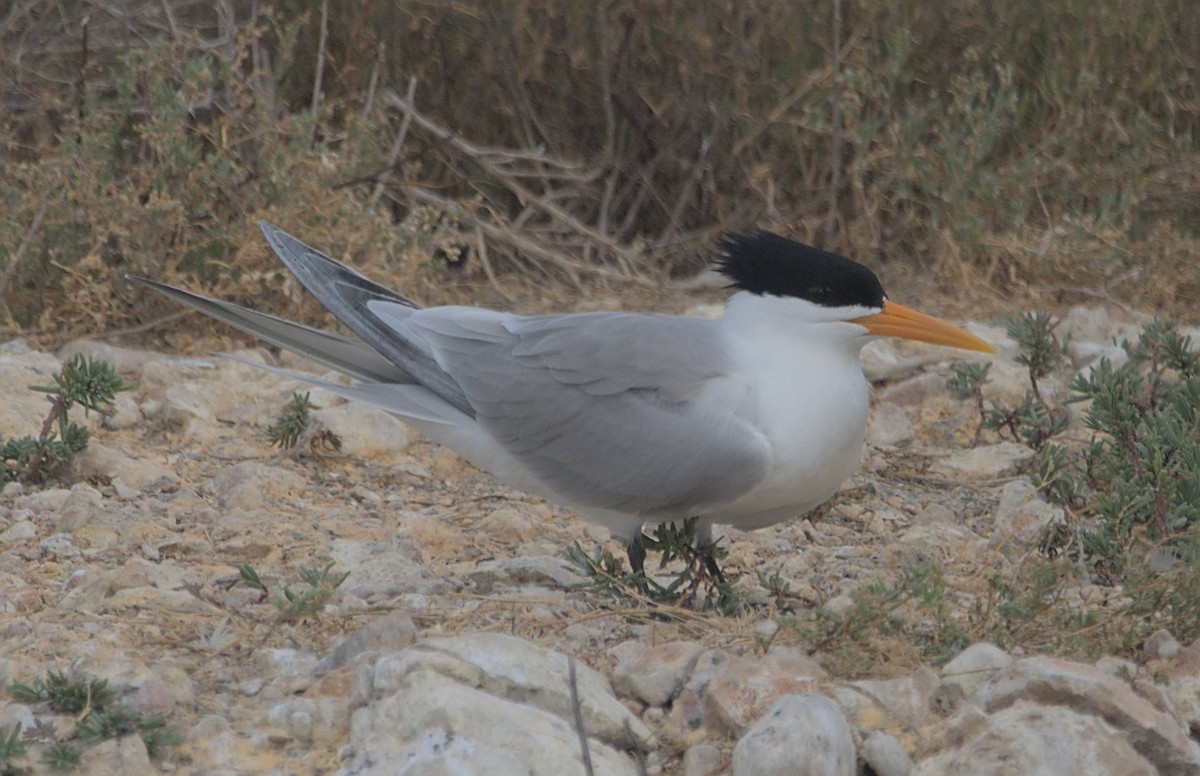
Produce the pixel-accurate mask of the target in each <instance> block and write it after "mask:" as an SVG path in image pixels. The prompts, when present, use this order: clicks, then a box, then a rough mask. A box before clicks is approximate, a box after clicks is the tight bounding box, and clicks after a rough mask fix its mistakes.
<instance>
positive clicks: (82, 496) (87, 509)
mask: <svg viewBox="0 0 1200 776" xmlns="http://www.w3.org/2000/svg"><path fill="white" fill-rule="evenodd" d="M103 503H104V499H103V497H102V496H101V495H100V491H98V490H96V489H95V488H93V487H92V486H90V485H85V484H84V483H82V482H81V483H78V484H76V485H74V486H72V487H71V493H70V495H69V496H67V499H66V502H65V503H64V504H63V505H62V509H60V510H59V513H58V520H57V521H56V522H55V529H56V530H57V531H59V532H60V533H71V532H73V531H75V530H76V529H77V528H79V527H81V526H82V525H83V524H84V523H86V522H87V521H89V520H91V519H92V517H93V516H95V515H96V514H97V513H98V512H100V510H101V509H102V508H103Z"/></svg>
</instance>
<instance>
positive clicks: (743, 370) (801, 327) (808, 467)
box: [705, 295, 870, 528]
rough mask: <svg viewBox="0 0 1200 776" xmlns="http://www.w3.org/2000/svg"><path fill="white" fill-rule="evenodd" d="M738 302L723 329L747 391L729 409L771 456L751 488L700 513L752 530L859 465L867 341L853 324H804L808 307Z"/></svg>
mask: <svg viewBox="0 0 1200 776" xmlns="http://www.w3.org/2000/svg"><path fill="white" fill-rule="evenodd" d="M739 296H740V295H739ZM737 300H738V297H735V299H734V300H733V302H731V304H730V307H729V311H728V312H727V314H726V319H727V323H728V325H727V326H726V327H724V328H725V329H726V331H727V333H728V335H729V341H728V343H727V346H728V347H729V348H730V352H731V353H733V354H735V358H736V361H737V363H738V365H739V369H738V377H739V378H740V380H742V381H744V383H745V385H746V387H747V391H746V396H745V399H744V400H743V402H742V403H741V406H740V407H738V409H737V412H738V414H739V415H741V417H743V418H744V419H745V420H747V421H748V422H750V423H751V424H753V425H754V426H755V427H757V428H758V429H759V430H760V431H762V433H763V434H764V435H765V436H766V437H767V439H768V440H769V442H770V446H771V450H772V454H773V459H772V461H771V467H770V471H769V473H768V475H767V477H766V478H765V480H764V481H763V482H762V483H760V485H759V486H758V487H757V488H755V489H754V490H753V491H751V492H749V493H747V494H745V495H744V496H742V497H741V498H739V499H737V500H736V501H733V502H731V503H729V504H726V505H723V506H721V507H718V508H717V509H714V510H712V511H711V512H709V513H707V514H706V515H705V517H707V518H710V519H712V520H714V521H715V522H719V523H728V524H731V525H736V526H738V527H740V528H759V527H762V526H766V525H771V524H772V523H777V522H781V521H783V520H787V519H789V518H792V517H796V516H798V515H801V514H803V513H804V512H807V511H808V510H810V509H812V508H813V507H815V506H817V505H819V504H821V503H822V502H824V501H825V500H826V499H828V498H829V497H830V496H832V495H833V494H834V493H835V492H836V491H837V489H838V488H839V487H840V486H841V485H842V483H843V482H845V481H846V480H847V479H848V478H849V477H850V476H851V475H852V474H853V473H854V472H855V471H856V470H857V469H858V465H859V460H860V458H861V455H862V445H863V439H864V437H865V432H866V422H867V410H868V406H869V402H870V395H869V389H868V386H867V381H866V378H865V377H864V376H863V373H862V367H861V366H860V364H859V350H860V349H861V347H862V345H863V344H864V343H865V342H866V341H867V340H866V337H865V336H864V331H863V329H862V327H859V326H856V325H855V324H850V323H841V322H833V321H828V322H819V323H818V322H813V321H812V320H811V308H810V309H804V308H798V309H797V308H796V307H795V305H794V302H793V300H781V299H776V298H771V297H768V298H766V299H764V298H763V297H752V298H751V299H750V300H746V301H749V302H750V303H751V304H743V305H741V306H738V305H736V304H735V303H734V302H736V301H737ZM789 314H791V315H793V316H794V317H799V318H800V320H796V321H793V320H789V319H788V318H789ZM805 316H808V317H805Z"/></svg>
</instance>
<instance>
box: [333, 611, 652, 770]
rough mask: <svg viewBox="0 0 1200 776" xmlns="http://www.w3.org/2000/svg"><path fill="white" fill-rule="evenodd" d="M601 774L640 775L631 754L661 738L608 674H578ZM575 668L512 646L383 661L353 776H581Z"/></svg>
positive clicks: (363, 719)
mask: <svg viewBox="0 0 1200 776" xmlns="http://www.w3.org/2000/svg"><path fill="white" fill-rule="evenodd" d="M576 674H577V682H576V686H577V689H578V693H579V708H580V713H581V714H582V718H583V723H584V728H585V729H586V730H587V733H588V735H589V736H590V738H591V740H590V742H589V751H590V753H591V757H592V762H593V766H594V768H595V772H596V773H597V774H612V775H614V776H616V775H618V774H630V776H632V775H633V774H637V773H639V769H638V767H637V765H636V763H635V762H634V760H633V759H632V758H631V757H630V756H629V755H627V754H625V753H624V751H622V750H629V749H635V750H639V751H646V750H648V749H650V748H651V747H652V746H653V742H654V738H653V736H652V734H651V733H650V731H649V730H647V729H646V727H645V725H643V724H642V722H641V721H640V720H639V719H638V718H637V717H635V716H633V715H632V714H631V713H630V712H629V710H628V709H626V708H625V707H624V706H623V705H622V704H621V703H620V702H619V701H618V700H617V699H616V698H615V697H614V696H613V695H612V690H611V688H610V687H609V686H608V682H607V680H605V679H604V678H603V677H602V676H601V675H600V674H598V673H596V672H595V671H593V670H591V669H590V668H587V667H586V666H582V665H577V666H576ZM567 677H568V662H567V658H566V657H565V656H563V655H561V654H559V653H557V652H551V651H549V650H545V649H542V648H540V647H536V646H534V645H532V644H529V643H528V642H525V641H522V640H521V639H517V638H514V637H511V636H504V635H501V634H493V633H477V634H473V635H469V636H456V637H451V638H445V639H435V640H429V641H425V642H422V643H420V644H417V645H415V646H412V647H409V648H408V649H405V650H403V651H401V652H397V653H395V654H391V655H387V656H385V657H383V658H380V659H379V661H378V662H377V663H376V665H375V670H374V675H373V677H372V680H371V685H372V687H371V692H370V703H369V705H367V706H366V707H364V708H360V709H359V710H358V711H356V712H355V713H354V716H353V719H352V726H351V748H352V750H353V759H352V760H351V762H350V764H349V765H348V766H347V767H346V768H345V769H344V770H343V771H342V773H343V774H346V776H351V775H352V774H353V775H355V776H357V775H358V774H384V773H387V774H424V773H442V772H446V773H449V772H451V768H452V766H453V768H454V772H463V773H489V774H497V776H507V775H508V774H513V775H514V776H515V775H516V774H521V775H522V776H526V775H527V774H532V775H533V776H543V775H544V776H557V775H558V774H561V773H566V772H571V771H572V770H581V769H582V764H581V759H580V758H581V755H580V748H579V739H578V737H577V734H576V731H575V729H574V722H573V708H574V707H573V704H572V703H571V697H570V692H571V691H570V685H569V683H568V678H567Z"/></svg>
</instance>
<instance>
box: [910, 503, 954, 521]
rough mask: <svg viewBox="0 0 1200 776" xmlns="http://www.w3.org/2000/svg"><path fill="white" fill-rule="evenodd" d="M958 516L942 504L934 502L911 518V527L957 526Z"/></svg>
mask: <svg viewBox="0 0 1200 776" xmlns="http://www.w3.org/2000/svg"><path fill="white" fill-rule="evenodd" d="M961 522H962V521H961V520H959V519H958V515H956V514H954V512H953V511H952V510H951V509H950V508H949V507H947V506H945V505H944V504H939V503H937V502H936V501H935V502H933V503H931V504H929V505H928V506H926V507H925V508H924V509H922V510H921V511H920V512H918V513H917V514H916V516H915V517H914V518H913V525H959V524H960V523H961Z"/></svg>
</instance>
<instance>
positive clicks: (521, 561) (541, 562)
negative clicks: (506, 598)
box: [467, 555, 584, 595]
mask: <svg viewBox="0 0 1200 776" xmlns="http://www.w3.org/2000/svg"><path fill="white" fill-rule="evenodd" d="M467 579H468V580H469V581H470V582H471V584H472V585H473V586H474V587H475V589H476V591H478V592H479V593H482V594H484V595H487V594H489V593H492V592H494V591H495V590H497V589H499V588H522V587H535V588H543V589H556V588H557V589H566V588H569V587H571V586H572V585H578V584H580V583H581V582H583V581H584V579H583V577H581V576H579V575H578V574H576V573H574V572H572V571H570V570H569V569H567V568H566V567H565V566H564V564H563V559H562V558H556V557H552V556H548V555H529V556H522V557H517V558H493V559H490V560H484V561H480V562H479V563H477V564H476V565H475V568H473V569H471V571H470V572H468V573H467Z"/></svg>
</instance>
